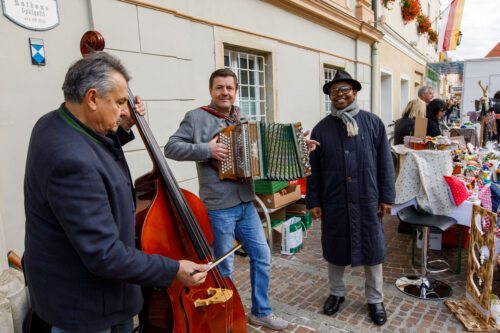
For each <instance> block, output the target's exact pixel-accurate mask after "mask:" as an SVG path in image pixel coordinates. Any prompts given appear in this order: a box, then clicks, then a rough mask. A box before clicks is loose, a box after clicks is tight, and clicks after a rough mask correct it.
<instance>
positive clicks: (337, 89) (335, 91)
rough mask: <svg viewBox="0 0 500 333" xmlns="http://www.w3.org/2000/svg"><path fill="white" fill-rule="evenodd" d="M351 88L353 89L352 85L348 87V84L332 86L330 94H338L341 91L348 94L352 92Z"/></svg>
mask: <svg viewBox="0 0 500 333" xmlns="http://www.w3.org/2000/svg"><path fill="white" fill-rule="evenodd" d="M351 90H352V87H348V86H343V87H337V88H332V89H330V96H336V95H338V94H339V93H342V95H344V94H348V93H350V92H351Z"/></svg>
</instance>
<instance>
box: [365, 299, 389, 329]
mask: <svg viewBox="0 0 500 333" xmlns="http://www.w3.org/2000/svg"><path fill="white" fill-rule="evenodd" d="M368 309H370V316H371V317H372V320H373V323H374V324H375V325H379V326H382V325H384V324H385V322H386V321H387V314H386V313H385V308H384V303H374V304H368Z"/></svg>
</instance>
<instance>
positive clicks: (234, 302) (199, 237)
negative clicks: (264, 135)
mask: <svg viewBox="0 0 500 333" xmlns="http://www.w3.org/2000/svg"><path fill="white" fill-rule="evenodd" d="M104 46H105V42H104V38H103V36H102V35H101V34H100V33H99V32H97V31H88V32H86V33H85V34H84V35H83V36H82V39H81V41H80V50H81V52H82V54H83V55H86V54H88V53H90V52H96V51H102V50H103V49H104ZM144 57H151V55H144ZM145 61H147V59H146V58H145ZM165 74H168V73H165ZM134 101H135V98H134V95H133V94H132V92H131V91H130V89H129V104H130V107H131V109H132V116H133V118H134V120H135V123H136V126H137V130H138V132H139V134H140V136H141V138H142V141H143V142H144V146H145V148H146V150H147V152H148V154H149V157H150V158H151V161H152V164H153V168H152V170H151V171H150V172H148V173H147V174H145V175H143V176H141V177H139V178H138V179H137V180H136V181H135V192H136V199H137V200H136V201H137V213H136V235H137V237H136V240H137V242H136V246H137V247H138V248H139V249H141V250H142V251H143V252H145V253H148V254H156V255H161V256H165V257H169V258H172V259H175V260H181V259H185V260H191V261H194V262H198V263H203V264H209V263H210V262H212V261H213V258H212V254H211V251H210V244H211V242H212V241H213V235H212V232H211V227H210V222H209V219H208V213H207V210H206V208H205V206H204V205H203V203H202V202H201V201H200V199H199V198H198V197H197V196H195V195H194V194H193V193H191V192H189V191H186V190H182V189H180V187H179V185H178V184H177V181H176V180H175V177H174V175H173V173H172V171H171V170H170V168H169V166H168V164H167V161H166V159H165V158H164V157H163V154H162V151H161V149H160V146H159V145H158V143H157V142H156V140H155V138H154V136H153V133H152V131H151V129H150V128H149V125H148V123H147V122H146V120H145V118H144V117H142V116H141V115H139V114H138V113H137V112H136V111H135V109H134V104H135V102H134ZM143 292H144V307H143V309H142V311H141V313H140V316H139V317H140V329H139V331H140V332H141V333H153V332H154V333H156V332H175V333H224V332H225V333H229V332H231V333H244V332H246V319H245V312H244V309H243V304H242V302H241V299H240V296H239V294H238V291H237V290H236V287H235V286H234V284H233V282H232V281H231V279H230V278H229V277H223V276H221V275H220V274H219V272H218V270H217V269H211V270H210V271H209V272H208V273H207V277H206V279H205V282H204V283H203V284H201V285H197V286H191V287H189V288H187V287H185V286H183V285H182V284H181V283H180V282H179V281H177V280H174V281H173V282H172V284H171V285H170V286H169V287H168V288H143Z"/></svg>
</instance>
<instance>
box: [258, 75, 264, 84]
mask: <svg viewBox="0 0 500 333" xmlns="http://www.w3.org/2000/svg"><path fill="white" fill-rule="evenodd" d="M257 75H258V76H259V86H263V85H264V72H258V73H257Z"/></svg>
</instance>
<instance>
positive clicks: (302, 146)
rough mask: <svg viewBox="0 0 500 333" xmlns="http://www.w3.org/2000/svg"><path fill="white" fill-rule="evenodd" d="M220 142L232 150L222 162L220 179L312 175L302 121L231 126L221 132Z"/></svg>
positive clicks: (285, 178)
mask: <svg viewBox="0 0 500 333" xmlns="http://www.w3.org/2000/svg"><path fill="white" fill-rule="evenodd" d="M219 142H221V143H224V144H225V145H227V147H228V152H229V153H228V158H227V159H226V160H225V161H224V162H219V178H220V179H232V180H238V179H269V180H294V179H299V178H303V177H306V176H308V175H310V174H311V165H310V163H309V154H308V151H307V144H306V140H305V138H304V133H303V129H302V125H301V123H292V124H279V123H265V122H248V123H243V124H239V125H235V126H229V127H226V128H224V129H223V130H222V131H221V132H220V133H219Z"/></svg>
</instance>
